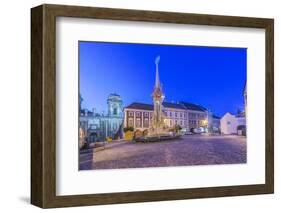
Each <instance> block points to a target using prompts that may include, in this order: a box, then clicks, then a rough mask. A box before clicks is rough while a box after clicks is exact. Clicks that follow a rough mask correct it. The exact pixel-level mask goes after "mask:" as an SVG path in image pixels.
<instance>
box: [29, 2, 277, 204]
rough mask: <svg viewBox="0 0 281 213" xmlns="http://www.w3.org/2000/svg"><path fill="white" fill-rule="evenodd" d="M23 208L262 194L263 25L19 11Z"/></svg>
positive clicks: (267, 25)
mask: <svg viewBox="0 0 281 213" xmlns="http://www.w3.org/2000/svg"><path fill="white" fill-rule="evenodd" d="M31 27H32V29H31V84H32V85H31V88H32V89H31V112H32V113H31V114H32V117H31V123H32V125H31V136H32V137H31V203H32V204H34V205H36V206H39V207H42V208H52V207H66V206H79V205H98V204H114V203H130V202H147V201H161V200H177V199H189V198H206V197H218V196H237V195H252V194H266V193H273V191H274V146H273V145H274V138H273V135H274V134H273V133H274V97H273V93H274V85H273V83H274V73H273V70H274V66H273V65H274V60H273V59H274V43H273V41H274V40H273V38H274V36H273V35H274V33H273V29H274V22H273V19H266V18H249V17H233V16H217V15H200V14H186V13H171V12H156V11H139V10H125V9H110V8H93V7H78V6H65V5H41V6H38V7H35V8H32V9H31Z"/></svg>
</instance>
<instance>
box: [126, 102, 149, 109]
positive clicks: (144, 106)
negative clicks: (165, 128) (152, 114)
mask: <svg viewBox="0 0 281 213" xmlns="http://www.w3.org/2000/svg"><path fill="white" fill-rule="evenodd" d="M125 108H126V109H142V110H151V111H153V105H152V104H144V103H137V102H133V103H132V104H130V105H129V106H127V107H125Z"/></svg>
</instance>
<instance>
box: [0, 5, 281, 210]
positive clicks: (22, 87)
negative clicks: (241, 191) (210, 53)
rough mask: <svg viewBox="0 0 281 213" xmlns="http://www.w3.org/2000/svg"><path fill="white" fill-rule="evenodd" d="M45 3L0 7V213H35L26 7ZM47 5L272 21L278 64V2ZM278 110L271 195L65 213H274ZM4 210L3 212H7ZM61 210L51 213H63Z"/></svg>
mask: <svg viewBox="0 0 281 213" xmlns="http://www.w3.org/2000/svg"><path fill="white" fill-rule="evenodd" d="M41 3H43V1H39V0H26V1H19V0H18V1H15V0H10V1H1V7H0V16H1V18H0V22H1V25H0V26H1V34H0V36H1V39H0V47H1V48H0V54H1V63H0V66H1V69H0V70H1V71H0V72H1V78H0V86H1V90H0V91H1V105H0V107H1V110H0V113H1V114H0V118H1V122H0V125H1V128H0V130H1V149H0V150H1V151H0V152H1V153H0V157H1V161H0V162H1V181H0V189H1V193H0V201H1V205H0V209H1V212H7V211H9V212H10V211H13V210H20V211H21V212H39V209H38V208H35V207H32V206H31V205H29V204H28V202H29V188H30V184H29V182H30V181H29V180H30V177H29V173H30V157H29V155H30V144H29V141H30V127H29V126H30V119H29V118H30V7H32V6H37V5H39V4H41ZM48 3H57V4H58V3H61V4H76V5H87V6H105V7H122V8H132V9H133V8H135V9H149V10H164V11H165V10H166V11H178V12H190V13H212V14H222V15H238V16H254V17H271V18H272V17H274V18H275V57H276V58H280V57H281V54H280V29H281V13H280V5H278V4H279V1H276V0H275V1H274V0H267V1H265V0H264V1H251V0H248V1H245V0H236V1H229V0H220V1H218V0H192V1H191V0H185V1H181V0H167V1H163V0H154V1H151V0H138V1H133V0H119V1H114V0H96V1H94V0H92V1H86V0H85V1H77V0H76V1H75V0H58V1H55V0H49V1H48ZM275 69H276V72H275V81H276V87H275V91H276V96H275V103H276V109H280V107H281V106H280V98H281V96H280V94H278V92H277V91H281V88H280V87H281V78H280V62H279V60H276V61H275ZM280 115H281V114H280V110H279V111H277V110H276V112H275V116H276V125H275V128H276V129H275V132H276V134H275V141H276V143H275V150H276V154H275V156H276V157H275V162H276V170H275V174H276V175H275V177H276V178H275V179H276V187H275V191H276V193H275V195H259V196H243V197H230V198H213V199H197V200H187V201H169V202H155V203H145V204H144V203H140V204H125V205H113V206H99V207H85V208H69V209H67V210H68V211H69V212H78V211H81V210H82V211H84V212H93V211H96V212H101V213H102V212H113V211H114V212H122V213H126V212H128V213H129V212H130V213H131V212H135V211H137V212H148V211H150V212H152V211H159V212H160V211H161V212H216V213H219V212H226V211H227V212H229V213H232V212H235V213H237V212H253V211H259V210H267V212H277V208H278V207H280V199H281V192H280V189H281V187H280V181H279V180H280V175H281V170H280V163H279V162H281V153H280V152H281V151H280V150H281V146H280V143H279V141H280V140H281V137H280V136H281V135H280V132H281V131H280V120H281V116H280ZM5 210H6V211H5ZM62 211H65V209H57V210H54V209H52V210H50V211H49V212H62Z"/></svg>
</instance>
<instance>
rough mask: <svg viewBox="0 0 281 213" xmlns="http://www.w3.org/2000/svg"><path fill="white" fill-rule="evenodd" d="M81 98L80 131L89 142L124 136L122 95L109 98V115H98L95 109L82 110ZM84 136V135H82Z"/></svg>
mask: <svg viewBox="0 0 281 213" xmlns="http://www.w3.org/2000/svg"><path fill="white" fill-rule="evenodd" d="M82 100H83V99H82V98H81V97H80V107H79V108H80V116H79V124H80V129H81V130H80V131H83V134H84V135H85V137H86V138H87V140H88V142H95V141H103V140H105V139H106V138H107V137H111V138H118V137H121V136H122V129H123V128H122V127H123V126H122V123H123V111H122V108H123V102H122V99H121V97H120V95H118V94H115V93H112V94H110V95H109V96H108V98H107V106H108V109H107V113H97V112H96V110H95V109H93V110H87V109H82V108H81V102H82ZM80 134H82V133H80Z"/></svg>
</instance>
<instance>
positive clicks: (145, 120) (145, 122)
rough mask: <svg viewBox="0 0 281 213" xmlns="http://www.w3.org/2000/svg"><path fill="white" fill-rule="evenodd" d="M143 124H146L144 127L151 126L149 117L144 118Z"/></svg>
mask: <svg viewBox="0 0 281 213" xmlns="http://www.w3.org/2000/svg"><path fill="white" fill-rule="evenodd" d="M143 125H144V127H147V128H148V127H149V121H148V118H145V119H144V124H143Z"/></svg>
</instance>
